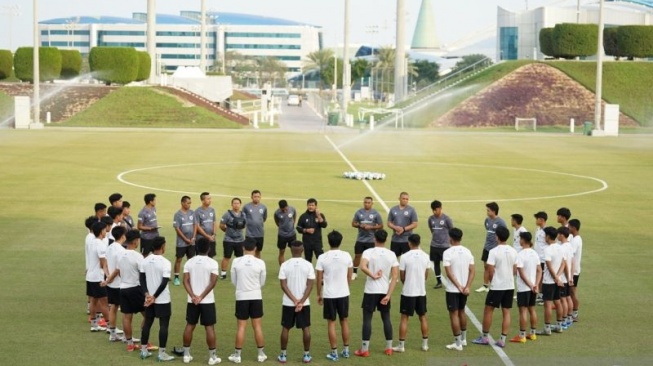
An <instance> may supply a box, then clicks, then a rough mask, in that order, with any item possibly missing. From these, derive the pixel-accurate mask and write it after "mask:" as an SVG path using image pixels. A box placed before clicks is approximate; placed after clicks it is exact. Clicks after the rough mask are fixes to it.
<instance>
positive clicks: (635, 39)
mask: <svg viewBox="0 0 653 366" xmlns="http://www.w3.org/2000/svg"><path fill="white" fill-rule="evenodd" d="M617 45H618V46H619V47H618V48H619V52H621V53H622V54H623V55H624V56H627V57H628V58H630V59H632V58H635V57H637V58H645V57H653V26H650V25H648V26H647V25H623V26H621V27H619V31H618V32H617Z"/></svg>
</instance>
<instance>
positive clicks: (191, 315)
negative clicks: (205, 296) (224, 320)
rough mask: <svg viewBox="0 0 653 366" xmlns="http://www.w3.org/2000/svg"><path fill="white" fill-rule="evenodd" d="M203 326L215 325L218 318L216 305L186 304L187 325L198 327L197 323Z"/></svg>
mask: <svg viewBox="0 0 653 366" xmlns="http://www.w3.org/2000/svg"><path fill="white" fill-rule="evenodd" d="M200 319H201V321H200V324H201V325H203V326H205V327H206V326H209V325H215V323H216V322H217V320H218V318H217V315H216V313H215V303H210V304H197V305H195V304H193V303H192V302H189V303H186V323H188V324H192V325H196V324H197V321H199V320H200Z"/></svg>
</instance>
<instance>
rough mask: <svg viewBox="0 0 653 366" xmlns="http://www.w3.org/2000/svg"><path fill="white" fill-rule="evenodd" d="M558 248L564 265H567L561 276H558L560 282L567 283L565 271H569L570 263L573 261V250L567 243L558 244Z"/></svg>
mask: <svg viewBox="0 0 653 366" xmlns="http://www.w3.org/2000/svg"><path fill="white" fill-rule="evenodd" d="M560 247H561V248H562V253H563V257H564V261H565V263H567V269H566V270H564V271H563V272H562V275H561V276H560V280H561V281H562V282H563V283H567V282H569V279H568V278H567V271H571V262H573V261H574V248H573V247H572V246H571V244H570V243H569V242H565V243H560ZM572 280H573V278H572Z"/></svg>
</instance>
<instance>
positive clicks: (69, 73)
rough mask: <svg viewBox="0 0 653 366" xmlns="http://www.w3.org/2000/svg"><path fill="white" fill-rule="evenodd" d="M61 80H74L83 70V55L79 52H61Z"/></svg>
mask: <svg viewBox="0 0 653 366" xmlns="http://www.w3.org/2000/svg"><path fill="white" fill-rule="evenodd" d="M59 52H61V78H62V79H74V78H76V77H78V76H79V75H80V71H81V69H82V54H81V53H80V52H79V51H78V50H60V51H59Z"/></svg>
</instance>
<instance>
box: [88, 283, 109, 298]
mask: <svg viewBox="0 0 653 366" xmlns="http://www.w3.org/2000/svg"><path fill="white" fill-rule="evenodd" d="M86 296H90V297H92V298H94V299H100V298H103V297H107V289H106V287H102V286H100V283H99V282H89V281H86Z"/></svg>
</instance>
